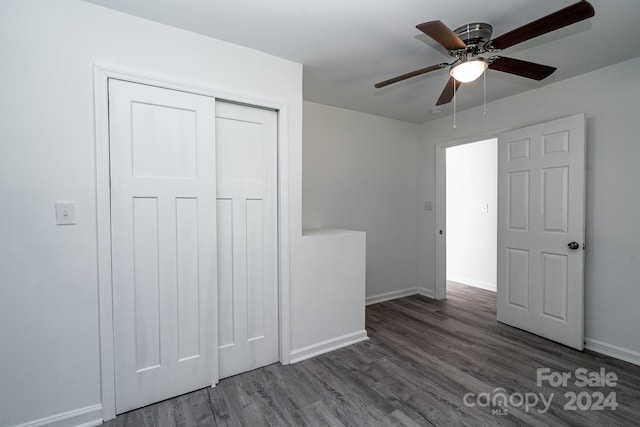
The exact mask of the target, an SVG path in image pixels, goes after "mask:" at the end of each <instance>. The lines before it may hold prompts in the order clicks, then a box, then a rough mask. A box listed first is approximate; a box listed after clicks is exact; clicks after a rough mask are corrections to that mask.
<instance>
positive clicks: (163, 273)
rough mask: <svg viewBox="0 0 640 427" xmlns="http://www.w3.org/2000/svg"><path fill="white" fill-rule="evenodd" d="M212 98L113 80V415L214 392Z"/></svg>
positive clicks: (111, 120) (110, 91)
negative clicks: (198, 392) (195, 392)
mask: <svg viewBox="0 0 640 427" xmlns="http://www.w3.org/2000/svg"><path fill="white" fill-rule="evenodd" d="M214 117H215V99H213V98H210V97H205V96H199V95H194V94H188V93H184V92H178V91H173V90H168V89H161V88H157V87H153V86H146V85H141V84H134V83H129V82H123V81H118V80H110V81H109V130H110V160H111V221H112V269H113V313H114V319H113V325H114V348H115V373H116V379H115V386H116V412H117V413H122V412H125V411H128V410H130V409H134V408H138V407H141V406H144V405H147V404H149V403H153V402H157V401H160V400H163V399H166V398H169V397H173V396H176V395H179V394H183V393H186V392H189V391H192V390H195V389H198V388H202V387H206V386H210V385H211V384H212V383H213V382H214V381H215V379H216V376H217V372H216V369H217V352H216V332H217V324H216V322H217V319H216V317H215V299H216V294H215V286H216V278H217V275H216V273H217V272H216V245H215V242H216V229H215V227H216V201H215V194H216V183H215V145H214V141H215V140H214V138H215V120H214Z"/></svg>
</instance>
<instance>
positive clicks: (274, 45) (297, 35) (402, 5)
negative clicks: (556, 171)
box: [87, 0, 640, 123]
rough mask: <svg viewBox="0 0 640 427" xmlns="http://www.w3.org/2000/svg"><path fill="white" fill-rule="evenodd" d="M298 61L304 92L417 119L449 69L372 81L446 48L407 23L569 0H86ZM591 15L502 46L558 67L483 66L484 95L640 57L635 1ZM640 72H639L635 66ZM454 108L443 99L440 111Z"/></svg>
mask: <svg viewBox="0 0 640 427" xmlns="http://www.w3.org/2000/svg"><path fill="white" fill-rule="evenodd" d="M87 1H90V2H91V3H95V4H98V5H102V6H105V7H109V8H112V9H116V10H119V11H122V12H125V13H129V14H132V15H135V16H139V17H142V18H146V19H150V20H153V21H157V22H161V23H164V24H168V25H171V26H174V27H178V28H183V29H186V30H189V31H193V32H196V33H200V34H204V35H206V36H210V37H214V38H216V39H220V40H226V41H229V42H232V43H235V44H239V45H242V46H247V47H250V48H253V49H257V50H260V51H263V52H267V53H270V54H273V55H275V56H279V57H281V58H285V59H289V60H291V61H295V62H299V63H302V64H304V99H305V100H307V101H312V102H317V103H321V104H327V105H333V106H337V107H342V108H347V109H351V110H356V111H362V112H366V113H371V114H376V115H380V116H386V117H390V118H394V119H399V120H404V121H409V122H415V123H423V122H425V121H428V120H432V119H434V118H437V117H441V115H440V116H436V115H433V114H431V113H430V111H431V109H432V107H433V106H434V105H435V102H436V100H437V99H438V97H439V96H440V92H441V91H442V89H443V87H444V84H445V83H446V82H447V79H448V74H447V70H439V71H434V72H432V73H429V74H426V75H423V76H420V77H416V78H413V79H410V80H406V81H404V82H401V83H396V84H394V85H391V86H388V87H386V88H383V89H375V88H374V87H373V85H374V83H377V82H379V81H382V80H385V79H387V78H390V77H395V76H397V75H399V74H403V73H405V72H409V71H413V70H417V69H419V68H423V67H426V66H429V65H434V64H438V63H441V62H450V61H449V60H450V57H449V56H448V55H446V52H445V50H444V49H443V48H442V47H440V46H439V45H437V44H436V43H435V42H434V41H433V40H431V39H430V38H428V37H427V36H425V35H424V34H422V33H421V32H420V31H419V30H417V29H416V28H415V26H416V25H417V24H419V23H422V22H426V21H431V20H436V19H439V20H441V21H442V22H444V23H445V24H446V25H448V26H449V27H450V28H451V29H455V28H456V27H458V26H461V25H464V24H467V23H470V22H478V21H479V22H487V23H489V24H491V25H492V26H493V35H494V37H495V36H498V35H500V34H503V33H505V32H507V31H509V30H512V29H514V28H516V27H519V26H521V25H523V24H526V23H528V22H530V21H533V20H535V19H538V18H540V17H542V16H546V15H548V14H550V13H552V12H555V11H556V10H559V9H562V8H564V7H566V6H568V5H570V4H572V3H575V2H576V1H577V0H536V1H531V0H485V1H471V0H323V1H311V0H228V1H223V0H87ZM591 4H593V6H594V8H595V10H596V16H595V17H594V18H591V19H589V20H587V21H583V22H580V23H577V24H574V25H572V26H569V27H566V28H563V29H560V30H557V31H555V32H552V33H549V34H546V35H544V36H541V37H538V38H536V39H533V40H530V41H527V42H525V43H522V44H519V45H517V46H513V47H511V48H509V49H506V50H505V51H503V52H502V53H501V55H503V56H512V57H514V58H519V59H524V60H527V61H532V62H539V63H542V64H547V65H551V66H555V67H558V70H557V71H556V72H555V73H554V74H552V75H551V77H549V78H547V79H545V80H544V81H542V82H535V81H532V80H528V79H525V78H522V77H518V76H513V75H510V74H505V73H501V72H498V71H493V70H491V71H489V73H488V75H487V100H488V101H492V100H495V99H499V98H504V97H507V96H510V95H514V94H516V93H519V92H523V91H526V90H529V89H533V88H536V87H539V86H541V85H546V84H549V83H553V82H557V81H559V80H563V79H566V78H569V77H572V76H575V75H578V74H581V73H585V72H588V71H592V70H595V69H598V68H602V67H605V66H607V65H611V64H614V63H617V62H620V61H623V60H626V59H630V58H633V57H637V56H640V43H638V40H640V25H639V23H638V18H640V1H638V0H615V1H611V0H591ZM639 78H640V70H639ZM482 99H483V90H482V79H479V80H478V81H476V82H474V83H472V84H469V85H467V86H464V87H462V88H461V89H460V90H459V91H458V97H457V108H458V109H459V110H461V109H465V108H469V107H473V106H476V105H480V104H481V103H482ZM451 110H452V104H449V105H447V106H445V108H444V112H443V114H448V113H450V112H451Z"/></svg>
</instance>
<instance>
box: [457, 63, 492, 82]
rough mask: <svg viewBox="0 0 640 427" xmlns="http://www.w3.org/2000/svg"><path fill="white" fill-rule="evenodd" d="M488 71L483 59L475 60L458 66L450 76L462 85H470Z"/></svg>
mask: <svg viewBox="0 0 640 427" xmlns="http://www.w3.org/2000/svg"><path fill="white" fill-rule="evenodd" d="M486 69H487V63H486V62H484V60H483V59H482V58H475V59H470V60H468V61H465V62H463V63H461V64H458V65H456V66H455V67H453V68H452V69H451V71H450V72H449V74H450V75H451V77H453V78H454V79H456V80H457V81H459V82H460V83H469V82H472V81H474V80H475V79H477V78H478V77H480V76H481V75H482V73H484V70H486Z"/></svg>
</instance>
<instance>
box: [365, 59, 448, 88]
mask: <svg viewBox="0 0 640 427" xmlns="http://www.w3.org/2000/svg"><path fill="white" fill-rule="evenodd" d="M448 66H449V64H447V63H446V62H443V63H442V64H438V65H432V66H430V67H425V68H420V69H419V70H416V71H412V72H410V73H407V74H403V75H401V76H398V77H394V78H392V79H389V80H385V81H383V82H380V83H376V84H375V85H374V86H375V87H377V88H378V89H379V88H381V87H385V86H388V85H390V84H393V83H397V82H400V81H402V80H406V79H410V78H411V77H415V76H419V75H420V74H425V73H428V72H430V71H435V70H440V69H441V68H446V67H448Z"/></svg>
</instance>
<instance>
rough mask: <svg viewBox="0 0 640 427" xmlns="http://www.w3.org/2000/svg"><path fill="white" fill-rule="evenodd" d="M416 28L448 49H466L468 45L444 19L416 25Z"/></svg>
mask: <svg viewBox="0 0 640 427" xmlns="http://www.w3.org/2000/svg"><path fill="white" fill-rule="evenodd" d="M416 28H417V29H419V30H420V31H422V32H423V33H425V34H426V35H428V36H429V37H431V38H432V39H434V40H435V41H437V42H438V43H440V44H441V45H442V46H444V48H445V49H447V50H455V49H464V48H465V47H466V45H465V44H464V42H463V41H462V40H460V37H458V36H456V34H455V33H454V32H453V31H451V29H450V28H449V27H447V26H446V25H444V24H443V23H442V21H429V22H425V23H424V24H419V25H416Z"/></svg>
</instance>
